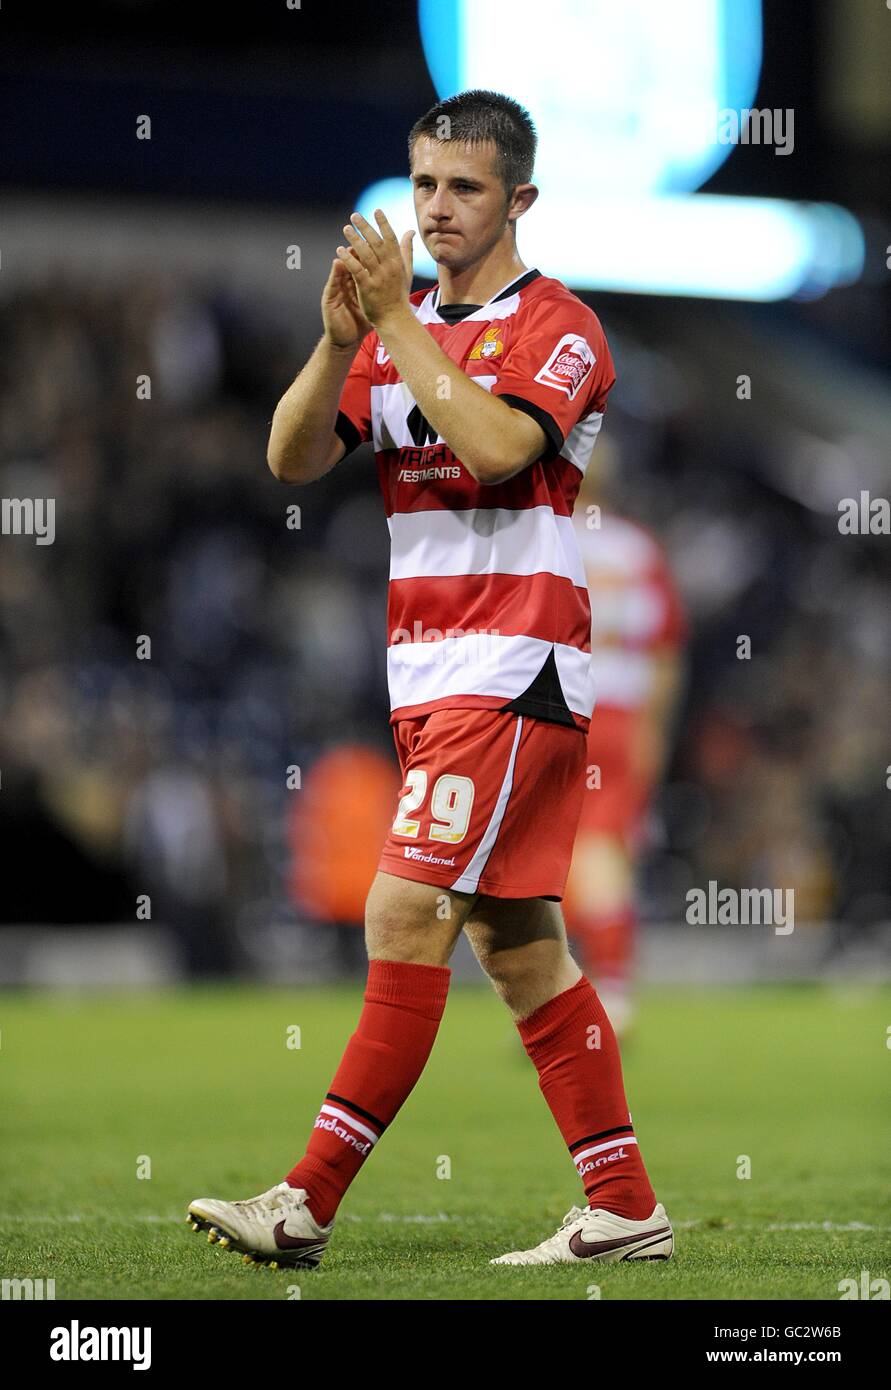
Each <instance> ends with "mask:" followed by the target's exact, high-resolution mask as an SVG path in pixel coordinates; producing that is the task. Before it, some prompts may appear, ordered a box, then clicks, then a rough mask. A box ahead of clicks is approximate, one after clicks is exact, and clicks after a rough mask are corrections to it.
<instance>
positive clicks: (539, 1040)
mask: <svg viewBox="0 0 891 1390" xmlns="http://www.w3.org/2000/svg"><path fill="white" fill-rule="evenodd" d="M517 1028H518V1029H519V1033H520V1037H521V1038H522V1040H523V1046H524V1047H525V1048H526V1051H527V1052H528V1054H529V1056H530V1057H531V1059H532V1061H533V1062H534V1063H535V1067H536V1070H537V1071H538V1081H539V1085H540V1086H541V1090H542V1094H543V1096H544V1098H545V1100H546V1101H547V1103H548V1105H549V1106H550V1108H551V1114H552V1115H553V1116H554V1119H555V1120H556V1121H557V1126H558V1128H559V1130H560V1133H561V1134H562V1135H563V1138H564V1140H565V1141H566V1143H567V1144H568V1146H569V1152H570V1154H571V1155H572V1159H573V1162H574V1163H575V1165H576V1168H577V1170H578V1174H579V1177H580V1178H581V1180H582V1183H583V1184H584V1188H585V1196H586V1197H587V1199H588V1205H589V1206H591V1207H603V1208H604V1210H605V1211H612V1212H615V1213H616V1214H617V1215H618V1216H627V1217H630V1219H631V1220H632V1221H640V1220H642V1219H643V1217H645V1216H649V1215H650V1213H651V1212H652V1210H653V1207H654V1206H655V1204H656V1194H655V1193H654V1191H653V1189H652V1187H651V1186H650V1180H649V1178H648V1177H647V1170H646V1168H645V1167H644V1164H643V1159H642V1158H641V1155H640V1151H639V1149H638V1147H637V1140H636V1139H635V1137H634V1130H633V1128H632V1124H631V1115H630V1114H629V1112H628V1102H627V1100H626V1099H625V1088H624V1085H623V1082H622V1063H621V1061H620V1060H619V1048H618V1044H617V1043H616V1035H615V1033H614V1032H613V1029H612V1025H611V1024H610V1021H609V1019H608V1018H607V1016H606V1013H605V1012H604V1009H603V1005H602V1004H601V1002H600V1000H599V999H598V997H597V994H596V992H595V990H594V989H592V987H591V985H590V984H589V982H588V981H587V980H586V979H585V977H584V975H583V976H582V978H581V979H580V980H579V981H578V982H577V983H576V984H574V985H573V986H572V988H571V989H567V990H564V991H563V993H562V994H558V995H557V996H556V998H554V999H550V1000H548V1002H547V1004H542V1006H541V1008H540V1009H536V1011H535V1013H534V1014H530V1016H529V1018H526V1019H523V1020H522V1021H521V1022H520V1023H518V1024H517ZM597 1030H599V1032H598V1031H597ZM598 1044H599V1046H598Z"/></svg>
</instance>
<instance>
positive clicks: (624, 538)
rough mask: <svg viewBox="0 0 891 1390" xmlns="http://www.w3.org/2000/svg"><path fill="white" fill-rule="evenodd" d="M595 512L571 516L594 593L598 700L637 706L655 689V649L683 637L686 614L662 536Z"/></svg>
mask: <svg viewBox="0 0 891 1390" xmlns="http://www.w3.org/2000/svg"><path fill="white" fill-rule="evenodd" d="M595 518H596V513H592V517H591V519H592V520H594V519H595ZM597 519H599V522H600V525H599V526H592V527H590V528H589V527H588V524H587V522H588V518H587V517H586V515H585V512H584V509H582V510H579V511H578V512H577V513H576V515H575V516H574V517H573V525H574V527H575V530H576V535H577V537H578V541H579V549H580V551H581V555H582V560H583V563H584V566H585V575H586V578H587V581H588V591H589V593H590V596H591V612H592V615H593V631H592V658H591V666H592V670H593V672H594V681H595V685H596V689H597V708H598V709H601V708H607V707H609V708H610V709H638V708H640V706H642V705H644V704H645V703H646V701H647V699H648V697H649V695H650V691H651V688H652V681H653V672H654V659H655V656H656V654H657V653H658V652H661V651H665V650H666V649H668V650H672V649H677V648H679V647H680V646H682V645H683V643H684V642H685V640H686V636H687V622H686V616H685V613H684V608H683V604H682V602H681V598H680V595H679V594H678V590H677V586H676V584H675V582H674V578H673V576H672V573H671V569H670V566H669V563H668V557H667V555H666V553H665V551H664V549H663V548H662V546H661V545H660V544H659V542H658V541H657V540H656V537H655V536H653V535H651V534H650V532H649V531H647V530H646V529H645V528H644V527H643V526H638V525H637V523H636V522H633V521H628V520H627V519H626V518H625V517H621V516H615V515H614V514H613V513H611V512H606V511H604V512H601V513H600V516H599V518H597Z"/></svg>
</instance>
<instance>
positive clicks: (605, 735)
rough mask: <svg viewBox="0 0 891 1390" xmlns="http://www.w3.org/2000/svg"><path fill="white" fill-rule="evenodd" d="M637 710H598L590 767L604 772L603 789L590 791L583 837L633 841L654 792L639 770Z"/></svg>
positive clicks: (581, 831) (584, 806)
mask: <svg viewBox="0 0 891 1390" xmlns="http://www.w3.org/2000/svg"><path fill="white" fill-rule="evenodd" d="M641 717H642V716H641V715H640V714H639V713H638V711H637V710H626V709H615V708H612V707H607V706H603V707H598V706H597V705H595V706H594V713H593V715H592V716H591V726H590V729H589V730H588V755H587V760H588V765H589V766H596V767H599V769H600V785H599V786H593V787H586V791H585V795H584V798H583V800H582V812H581V817H580V820H579V834H580V835H582V834H585V833H587V834H589V835H613V836H618V837H621V838H623V839H625V840H628V841H629V842H630V841H633V839H634V836H635V832H636V831H637V829H638V828H639V825H640V822H641V821H642V819H643V816H644V813H645V811H646V809H647V806H648V805H649V803H650V800H651V798H652V795H653V791H654V788H653V787H652V785H651V784H650V783H649V782H648V781H647V780H646V779H645V778H644V777H643V776H642V775H641V773H640V771H639V770H638V769H637V767H636V766H635V760H634V741H635V739H636V737H637V728H638V722H639V720H640V718H641Z"/></svg>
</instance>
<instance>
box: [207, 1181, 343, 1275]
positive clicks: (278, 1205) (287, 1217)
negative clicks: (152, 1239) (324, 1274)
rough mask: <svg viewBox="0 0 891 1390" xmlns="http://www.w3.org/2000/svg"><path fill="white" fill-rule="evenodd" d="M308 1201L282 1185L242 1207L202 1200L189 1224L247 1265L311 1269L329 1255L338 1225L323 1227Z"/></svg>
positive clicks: (298, 1190)
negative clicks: (330, 1243) (233, 1252)
mask: <svg viewBox="0 0 891 1390" xmlns="http://www.w3.org/2000/svg"><path fill="white" fill-rule="evenodd" d="M306 1198H307V1193H306V1189H305V1188H303V1187H289V1186H288V1184H287V1183H286V1182H280V1183H277V1184H276V1186H275V1187H270V1189H269V1191H268V1192H261V1193H260V1195H259V1197H248V1198H247V1200H246V1201H243V1202H221V1201H219V1200H218V1199H217V1198H215V1197H199V1198H197V1199H196V1201H194V1202H192V1203H190V1205H189V1214H188V1216H187V1217H186V1220H187V1221H188V1222H189V1223H190V1224H191V1227H192V1230H193V1231H206V1232H207V1239H208V1240H209V1241H210V1243H211V1244H212V1245H219V1246H220V1247H221V1249H223V1250H238V1251H239V1252H240V1253H241V1254H242V1255H243V1257H244V1263H245V1264H265V1265H268V1266H269V1268H270V1269H280V1268H283V1267H285V1266H287V1268H289V1269H313V1268H314V1267H315V1266H316V1265H317V1264H318V1263H319V1261H320V1260H321V1258H322V1255H323V1254H324V1252H325V1246H326V1245H327V1244H328V1241H329V1239H330V1236H331V1232H332V1231H333V1229H334V1222H333V1221H331V1222H330V1224H329V1225H327V1226H319V1225H318V1223H317V1222H316V1221H315V1220H314V1218H313V1216H312V1214H311V1212H310V1210H309V1208H308V1207H307V1205H306Z"/></svg>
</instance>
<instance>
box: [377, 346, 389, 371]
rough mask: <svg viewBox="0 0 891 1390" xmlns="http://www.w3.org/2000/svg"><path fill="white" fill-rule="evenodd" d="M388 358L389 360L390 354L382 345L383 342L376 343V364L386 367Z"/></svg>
mask: <svg viewBox="0 0 891 1390" xmlns="http://www.w3.org/2000/svg"><path fill="white" fill-rule="evenodd" d="M389 360H390V354H389V353H388V352H387V349H386V348H385V347H384V345H383V343H378V345H377V365H378V366H379V367H386V365H387V363H388V362H389Z"/></svg>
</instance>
